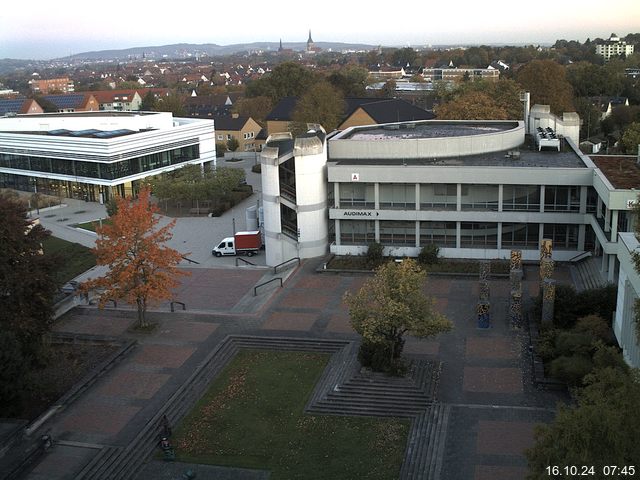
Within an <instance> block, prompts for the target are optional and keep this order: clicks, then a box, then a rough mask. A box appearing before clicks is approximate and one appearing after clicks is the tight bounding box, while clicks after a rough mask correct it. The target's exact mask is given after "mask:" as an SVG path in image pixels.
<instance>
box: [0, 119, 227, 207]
mask: <svg viewBox="0 0 640 480" xmlns="http://www.w3.org/2000/svg"><path fill="white" fill-rule="evenodd" d="M215 159H216V152H215V134H214V123H213V121H211V120H200V119H193V118H174V117H173V116H172V114H171V113H166V112H135V113H133V112H82V113H53V114H38V115H18V116H14V117H7V118H0V188H2V187H4V188H14V189H18V190H26V191H32V192H34V191H37V192H40V193H47V194H52V195H58V196H63V197H74V198H85V199H88V200H91V201H106V200H107V199H108V198H109V197H110V196H111V195H114V194H116V195H126V194H130V193H132V192H134V191H135V190H136V188H137V185H138V182H139V181H140V180H141V179H143V178H145V177H148V176H152V175H157V174H159V173H162V172H167V171H171V170H174V169H176V168H180V167H182V166H184V165H187V164H207V163H211V164H212V165H215Z"/></svg>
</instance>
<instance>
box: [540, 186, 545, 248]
mask: <svg viewBox="0 0 640 480" xmlns="http://www.w3.org/2000/svg"><path fill="white" fill-rule="evenodd" d="M544 191H545V187H544V185H540V213H542V212H544ZM540 238H542V237H540Z"/></svg>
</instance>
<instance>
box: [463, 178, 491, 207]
mask: <svg viewBox="0 0 640 480" xmlns="http://www.w3.org/2000/svg"><path fill="white" fill-rule="evenodd" d="M461 203H462V210H490V211H496V212H497V211H498V185H463V186H462V202H461Z"/></svg>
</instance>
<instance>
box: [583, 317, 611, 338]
mask: <svg viewBox="0 0 640 480" xmlns="http://www.w3.org/2000/svg"><path fill="white" fill-rule="evenodd" d="M573 330H574V331H575V332H580V333H586V334H589V335H591V337H592V338H593V340H596V339H599V340H602V341H603V342H605V343H608V344H610V343H612V342H613V335H612V332H611V327H609V324H608V322H607V321H606V320H605V319H604V318H602V317H600V316H598V315H587V316H586V317H582V318H579V319H578V321H577V322H576V325H575V326H574V327H573Z"/></svg>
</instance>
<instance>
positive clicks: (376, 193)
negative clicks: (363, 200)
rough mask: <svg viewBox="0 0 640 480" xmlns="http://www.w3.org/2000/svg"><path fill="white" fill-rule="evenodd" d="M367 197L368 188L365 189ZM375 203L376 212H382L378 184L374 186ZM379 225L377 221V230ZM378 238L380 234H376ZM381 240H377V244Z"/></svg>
mask: <svg viewBox="0 0 640 480" xmlns="http://www.w3.org/2000/svg"><path fill="white" fill-rule="evenodd" d="M365 195H366V187H365ZM373 199H374V200H373V201H374V208H375V209H376V210H380V184H379V183H378V182H376V183H374V184H373ZM377 225H378V222H377V221H376V228H378V227H377ZM377 238H378V234H377V233H376V239H377ZM378 241H379V240H376V242H378Z"/></svg>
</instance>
